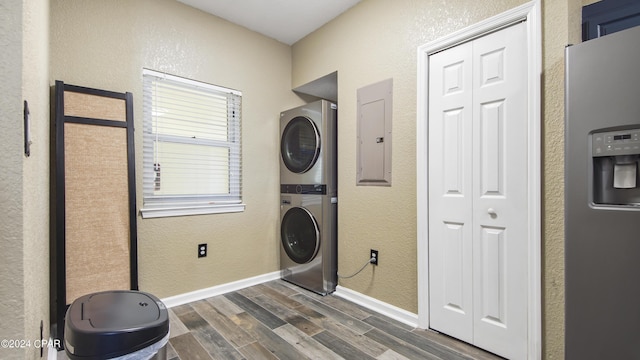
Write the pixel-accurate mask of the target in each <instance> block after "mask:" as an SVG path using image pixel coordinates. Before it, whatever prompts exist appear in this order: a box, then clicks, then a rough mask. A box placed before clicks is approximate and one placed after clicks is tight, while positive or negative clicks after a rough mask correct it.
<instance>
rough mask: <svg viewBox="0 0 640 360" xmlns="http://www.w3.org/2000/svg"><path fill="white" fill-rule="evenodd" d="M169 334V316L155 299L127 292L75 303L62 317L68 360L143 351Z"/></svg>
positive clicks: (141, 293)
mask: <svg viewBox="0 0 640 360" xmlns="http://www.w3.org/2000/svg"><path fill="white" fill-rule="evenodd" d="M168 333H169V314H168V312H167V308H166V307H165V305H164V304H163V303H162V301H160V299H158V298H157V297H155V296H153V295H151V294H149V293H145V292H141V291H129V290H116V291H105V292H99V293H94V294H89V295H85V296H82V297H80V298H78V299H76V300H75V301H74V302H73V303H72V304H71V305H70V306H69V309H68V310H67V314H66V317H65V331H64V343H65V351H66V353H67V355H69V357H70V358H71V359H85V358H92V359H110V358H114V357H118V356H123V355H126V354H130V353H132V352H135V351H138V350H140V349H144V348H145V347H147V346H150V345H152V344H154V343H156V342H158V341H160V340H162V339H163V338H164V337H165V336H166V335H167V334H168Z"/></svg>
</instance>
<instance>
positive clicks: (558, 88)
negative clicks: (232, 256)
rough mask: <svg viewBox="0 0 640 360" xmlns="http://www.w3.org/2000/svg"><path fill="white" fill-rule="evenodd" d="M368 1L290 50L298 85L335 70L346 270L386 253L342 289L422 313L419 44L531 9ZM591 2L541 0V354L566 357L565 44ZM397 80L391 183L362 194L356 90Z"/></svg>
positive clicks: (509, 0) (575, 37) (342, 264)
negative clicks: (358, 180) (375, 254)
mask: <svg viewBox="0 0 640 360" xmlns="http://www.w3.org/2000/svg"><path fill="white" fill-rule="evenodd" d="M525 2H526V0H502V1H448V2H446V4H445V3H444V2H442V1H430V0H421V1H410V0H400V1H394V2H389V1H385V0H365V1H363V2H362V3H360V4H359V5H357V6H356V7H354V8H352V9H351V10H350V11H349V12H347V13H345V14H343V15H342V16H340V17H339V18H337V19H336V20H334V21H332V22H331V23H329V24H328V25H327V26H325V27H323V28H321V29H320V30H318V31H316V32H314V33H313V34H311V35H309V36H307V37H306V38H304V39H303V40H301V41H300V42H298V43H296V44H294V46H293V71H292V74H293V83H292V86H293V87H296V86H299V85H301V84H304V83H306V82H308V81H310V80H313V79H315V78H317V77H318V76H321V75H324V74H326V73H329V72H331V71H335V70H338V94H339V98H338V103H339V113H338V114H339V120H338V133H339V137H338V139H339V144H338V146H339V154H340V157H339V166H338V174H339V179H338V180H339V181H338V182H339V185H338V186H339V192H340V194H339V195H340V212H339V220H338V226H339V236H338V238H339V252H338V253H339V255H338V257H339V261H338V265H339V269H340V271H341V272H349V271H351V269H353V268H354V267H357V265H358V264H359V262H360V261H359V260H358V261H356V260H354V259H363V260H366V258H367V256H368V252H369V249H370V248H376V249H379V250H380V259H381V261H380V265H379V266H378V267H376V268H368V269H367V270H365V271H364V272H363V273H362V275H359V276H358V277H355V278H353V279H349V280H341V281H340V285H342V286H345V287H348V288H351V289H353V290H356V291H358V292H361V293H364V294H367V295H369V296H372V297H374V298H377V299H379V300H382V301H385V302H387V303H390V304H393V305H396V306H398V307H401V308H403V309H406V310H409V311H411V312H417V306H418V305H417V273H416V266H417V263H416V262H417V259H416V223H417V221H419V220H418V219H416V215H415V214H416V201H415V196H416V183H415V178H416V174H415V167H416V164H415V161H416V156H415V146H416V145H415V128H416V122H415V121H416V120H415V119H416V75H417V74H416V63H417V61H416V55H417V47H418V46H419V45H422V44H425V43H427V42H429V41H431V40H435V39H437V38H439V37H442V36H444V35H447V34H449V33H451V32H453V31H455V30H459V29H461V28H464V27H466V26H468V25H471V24H474V23H476V22H478V21H480V20H483V19H486V18H488V17H490V16H492V15H496V14H498V13H500V12H503V11H505V10H507V9H510V8H513V7H515V6H517V5H520V4H522V3H525ZM593 2H594V1H589V0H584V1H580V0H562V1H557V0H542V1H541V3H542V13H543V14H542V19H543V20H542V21H543V34H542V36H543V74H542V79H541V81H542V88H543V97H542V101H543V109H542V111H543V125H542V126H543V129H542V130H543V154H542V156H543V158H542V159H543V160H542V161H543V184H544V185H543V189H542V192H543V199H542V203H543V229H542V233H543V239H542V252H543V261H542V262H543V263H542V267H543V274H542V278H543V285H542V286H543V299H542V306H543V319H542V322H543V338H544V343H543V353H544V356H545V358H547V359H561V358H563V357H564V227H563V222H564V202H563V197H564V184H563V181H564V173H563V166H564V162H563V161H564V158H563V157H564V147H563V143H564V47H565V46H566V45H567V44H569V43H578V42H579V41H580V21H581V6H582V5H587V4H589V3H593ZM386 78H393V81H394V94H393V96H394V100H393V101H394V105H393V106H394V108H393V137H394V142H393V186H392V187H390V188H376V187H358V186H356V185H355V175H356V172H355V171H356V169H355V167H356V166H355V164H356V143H355V139H356V121H355V119H356V99H355V97H356V90H357V89H358V88H360V87H362V86H365V85H368V84H371V83H374V82H377V81H379V80H382V79H386Z"/></svg>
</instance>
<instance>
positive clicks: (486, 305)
mask: <svg viewBox="0 0 640 360" xmlns="http://www.w3.org/2000/svg"><path fill="white" fill-rule="evenodd" d="M525 38H526V29H525V24H524V23H520V24H518V25H514V26H511V27H509V28H506V29H504V30H502V31H499V32H496V33H493V34H490V35H487V36H484V37H482V38H479V39H477V40H475V41H474V42H473V57H474V59H473V67H474V71H473V72H474V76H473V77H474V84H473V90H474V91H473V108H474V112H473V113H474V114H473V127H474V131H473V132H474V139H477V145H476V146H475V151H474V154H473V172H474V178H475V181H474V196H473V202H474V204H473V213H474V214H473V222H474V224H473V227H474V230H473V232H474V235H473V237H474V241H473V243H474V246H473V287H474V290H473V295H474V322H473V324H474V331H473V333H474V344H475V345H477V346H479V347H482V348H484V349H487V350H490V351H493V352H496V353H498V354H500V355H502V356H505V357H507V358H510V359H524V358H526V354H527V308H528V304H527V298H528V296H527V293H528V292H527V289H528V288H529V287H528V285H527V281H528V279H529V277H528V276H527V259H528V256H527V254H528V253H527V238H528V229H527V219H528V218H529V216H528V214H527V209H529V206H528V205H527V201H528V200H527V193H528V181H527V178H528V176H527V175H528V174H527V168H528V166H527V149H528V143H527V138H528V136H527V123H528V121H527V114H528V110H527V98H528V96H527V95H528V94H527V89H528V87H527V76H526V74H527V57H526V53H527V49H526V41H525Z"/></svg>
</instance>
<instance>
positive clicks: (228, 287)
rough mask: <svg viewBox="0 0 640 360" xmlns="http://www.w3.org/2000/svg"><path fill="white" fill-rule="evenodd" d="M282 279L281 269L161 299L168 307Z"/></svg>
mask: <svg viewBox="0 0 640 360" xmlns="http://www.w3.org/2000/svg"><path fill="white" fill-rule="evenodd" d="M276 279H280V271H274V272H272V273H268V274H263V275H258V276H254V277H251V278H247V279H242V280H238V281H234V282H230V283H226V284H222V285H216V286H212V287H210V288H206V289H200V290H196V291H192V292H188V293H184V294H180V295H175V296H170V297H168V298H164V299H160V300H162V302H163V303H164V304H165V306H166V307H168V308H170V307H174V306H178V305H183V304H188V303H190V302H194V301H198V300H203V299H206V298H210V297H213V296H218V295H222V294H226V293H229V292H232V291H237V290H240V289H244V288H246V287H249V286H253V285H258V284H262V283H265V282H267V281H272V280H276Z"/></svg>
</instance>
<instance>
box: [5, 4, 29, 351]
mask: <svg viewBox="0 0 640 360" xmlns="http://www.w3.org/2000/svg"><path fill="white" fill-rule="evenodd" d="M22 6H23V5H22V2H18V1H10V0H2V1H0V45H1V46H2V49H3V50H2V52H0V73H1V74H2V79H3V80H2V81H0V90H1V91H0V92H1V93H2V94H4V96H0V109H2V111H0V153H2V154H3V155H2V156H0V169H2V171H0V189H2V191H1V192H0V196H1V200H0V208H1V209H2V216H0V234H2V235H0V241H1V243H0V244H1V245H2V251H0V274H2V282H0V319H2V323H3V324H12V326H0V339H11V338H14V337H16V336H20V337H21V336H23V334H24V326H25V322H24V314H25V304H24V277H23V273H24V262H23V258H22V257H23V249H24V245H23V233H22V230H23V218H22V215H23V212H24V209H23V204H22V184H23V181H22V163H23V156H24V155H23V152H22V149H23V147H22V142H21V141H22V132H21V131H20V129H21V128H22V93H21V91H20V88H21V86H22V73H21V71H22V61H23V59H22V33H21V32H19V31H16V29H22ZM10 356H14V358H18V357H17V354H16V353H15V352H14V351H12V350H9V349H0V357H1V358H5V357H10Z"/></svg>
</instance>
